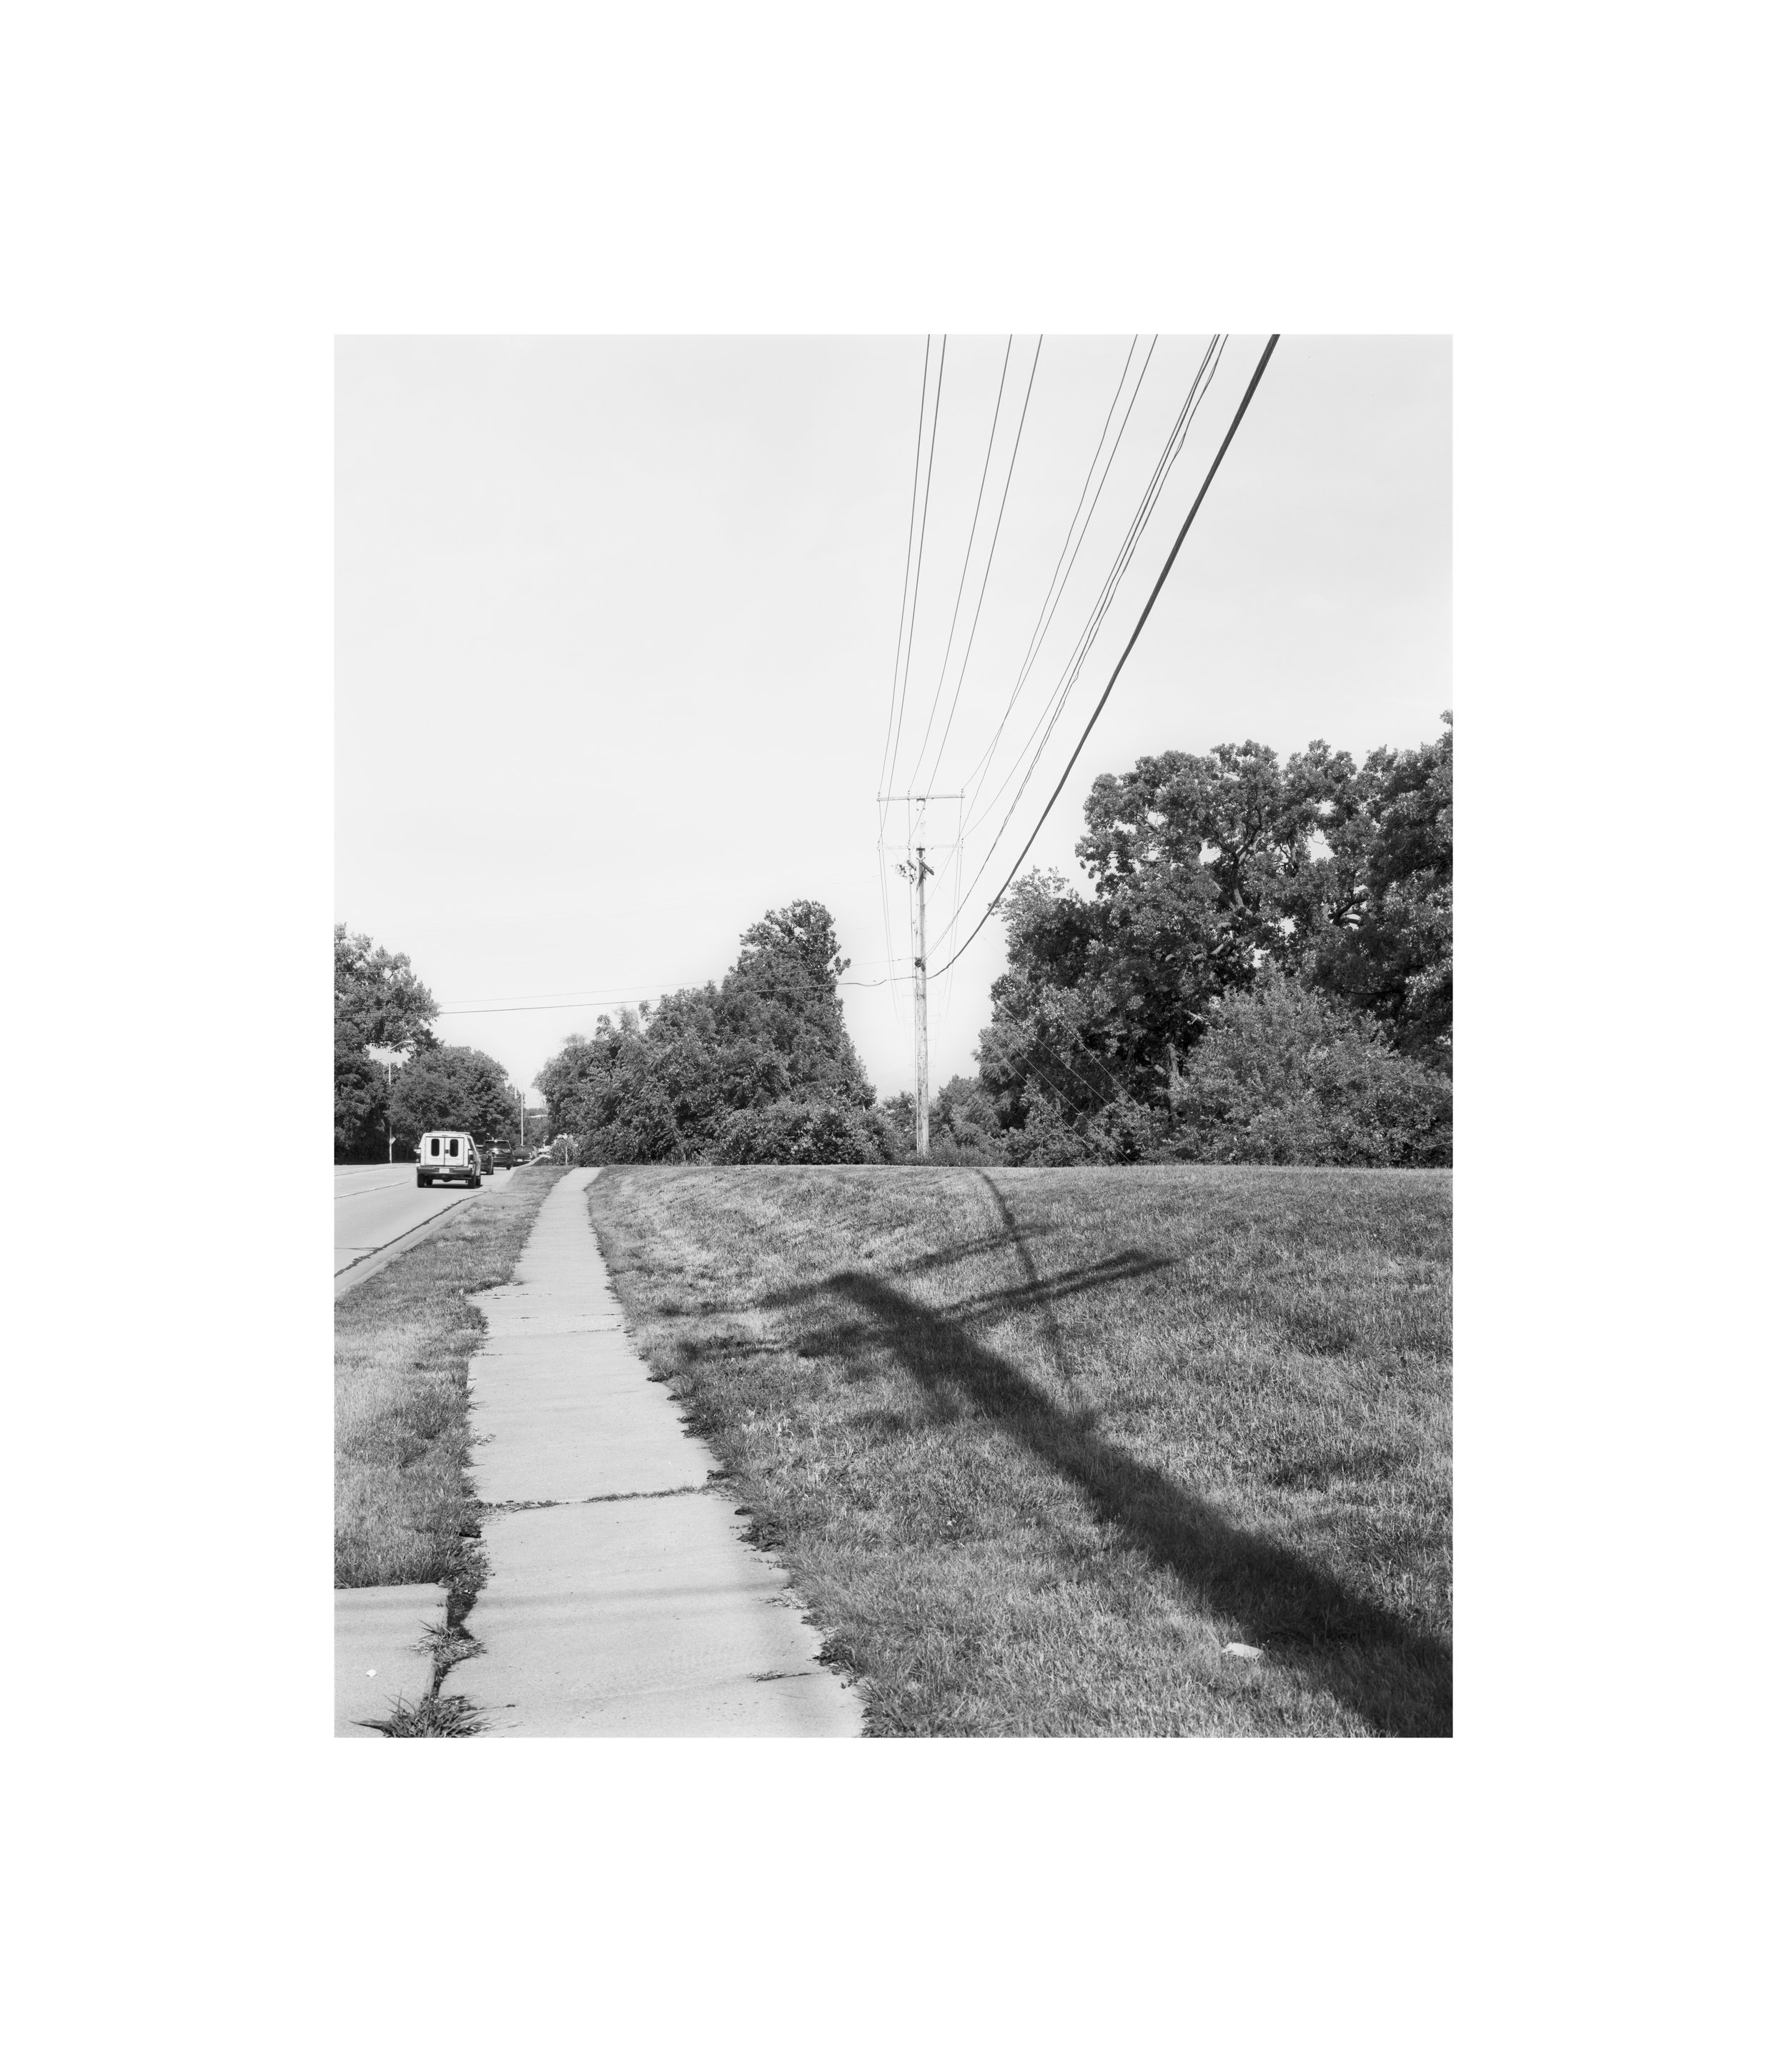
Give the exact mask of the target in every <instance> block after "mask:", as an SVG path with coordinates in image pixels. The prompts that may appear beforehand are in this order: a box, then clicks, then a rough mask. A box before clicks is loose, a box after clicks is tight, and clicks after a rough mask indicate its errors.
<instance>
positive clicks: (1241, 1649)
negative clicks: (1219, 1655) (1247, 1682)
mask: <svg viewBox="0 0 1787 2072" xmlns="http://www.w3.org/2000/svg"><path fill="white" fill-rule="evenodd" d="M1222 1651H1223V1653H1224V1654H1225V1655H1239V1656H1240V1658H1241V1660H1242V1661H1243V1662H1258V1660H1259V1659H1260V1657H1261V1656H1262V1655H1263V1654H1265V1652H1266V1650H1265V1649H1264V1648H1263V1647H1250V1646H1248V1645H1247V1643H1246V1641H1244V1640H1225V1641H1224V1642H1223V1643H1222Z"/></svg>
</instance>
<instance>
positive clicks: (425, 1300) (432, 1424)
mask: <svg viewBox="0 0 1787 2072" xmlns="http://www.w3.org/2000/svg"><path fill="white" fill-rule="evenodd" d="M562 1178H564V1173H563V1171H562V1169H561V1168H560V1167H558V1166H550V1165H534V1166H524V1167H522V1168H521V1169H520V1170H518V1171H517V1173H516V1174H514V1176H513V1178H511V1179H510V1181H509V1183H508V1185H507V1186H504V1188H502V1189H501V1190H500V1191H492V1192H489V1193H484V1194H480V1195H478V1196H477V1197H476V1198H475V1199H474V1200H472V1201H471V1202H468V1203H467V1206H466V1207H464V1208H463V1209H461V1210H460V1211H459V1212H458V1213H457V1214H456V1215H452V1216H450V1217H449V1218H448V1219H447V1221H446V1222H445V1223H443V1225H442V1226H441V1227H440V1229H439V1232H438V1233H437V1234H436V1235H434V1236H432V1237H430V1238H427V1239H425V1240H424V1241H423V1242H422V1244H418V1245H417V1246H415V1247H414V1248H413V1249H412V1250H410V1251H409V1252H403V1253H401V1254H400V1255H399V1256H397V1258H395V1259H393V1260H392V1261H391V1263H390V1264H389V1265H388V1266H386V1267H385V1268H384V1269H383V1270H382V1272H378V1273H375V1274H374V1275H373V1276H372V1278H371V1279H370V1280H369V1281H362V1282H361V1283H360V1285H359V1286H358V1287H357V1288H352V1289H349V1290H348V1293H346V1294H345V1295H344V1296H343V1297H341V1299H340V1301H338V1302H337V1303H336V1305H335V1457H336V1470H335V1581H336V1589H359V1588H362V1587H364V1586H367V1585H373V1584H379V1583H439V1582H451V1581H459V1582H460V1583H461V1584H462V1585H463V1588H464V1589H466V1590H467V1591H469V1589H470V1588H471V1586H472V1585H473V1584H474V1583H475V1581H476V1540H475V1538H473V1537H470V1536H468V1535H476V1531H477V1510H476V1503H475V1502H474V1499H473V1497H472V1494H471V1482H470V1467H471V1433H470V1429H469V1427H468V1425H467V1414H466V1413H467V1395H466V1376H467V1371H468V1369H469V1367H470V1364H471V1354H472V1350H473V1349H474V1347H475V1346H476V1344H477V1342H478V1339H479V1338H480V1336H481V1335H482V1334H483V1331H484V1319H483V1318H482V1317H481V1316H480V1314H479V1313H478V1312H477V1311H476V1309H473V1308H472V1306H471V1304H470V1303H469V1302H468V1301H467V1300H466V1299H465V1298H466V1297H467V1294H471V1293H476V1292H477V1291H478V1290H479V1289H484V1288H496V1287H499V1286H500V1285H501V1284H502V1283H503V1282H504V1281H507V1280H508V1279H509V1276H510V1274H511V1273H513V1272H514V1270H515V1261H516V1260H517V1257H518V1256H519V1255H520V1252H521V1246H522V1244H523V1243H524V1242H525V1239H526V1237H527V1234H528V1232H529V1230H530V1229H531V1228H532V1227H533V1219H534V1217H535V1216H536V1215H537V1214H538V1212H539V1207H540V1204H541V1202H542V1201H543V1200H544V1199H545V1198H546V1193H547V1190H549V1189H550V1187H551V1186H553V1185H554V1182H557V1181H558V1180H562ZM468 1563H469V1564H470V1565H469V1567H468V1565H467V1564H468Z"/></svg>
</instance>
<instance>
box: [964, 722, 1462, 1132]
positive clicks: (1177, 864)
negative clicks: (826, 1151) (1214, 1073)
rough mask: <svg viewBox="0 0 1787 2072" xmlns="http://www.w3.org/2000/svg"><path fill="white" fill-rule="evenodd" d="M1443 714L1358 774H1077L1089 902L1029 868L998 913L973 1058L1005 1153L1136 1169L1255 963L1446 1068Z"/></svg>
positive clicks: (1222, 762) (1202, 767) (1447, 753)
mask: <svg viewBox="0 0 1787 2072" xmlns="http://www.w3.org/2000/svg"><path fill="white" fill-rule="evenodd" d="M1446 718H1447V733H1446V734H1445V735H1444V737H1443V738H1442V739H1441V740H1440V741H1439V742H1435V743H1431V744H1429V745H1428V746H1424V747H1423V748H1421V749H1419V750H1414V751H1410V752H1396V751H1393V750H1388V749H1379V750H1377V751H1375V752H1374V753H1373V754H1372V755H1370V756H1369V757H1368V758H1367V759H1366V760H1365V763H1363V764H1362V765H1361V764H1356V763H1354V761H1353V759H1352V757H1351V756H1349V755H1348V754H1345V753H1344V751H1340V750H1334V749H1332V748H1330V747H1329V746H1328V744H1327V743H1326V742H1321V741H1316V742H1311V744H1310V745H1309V746H1308V748H1307V750H1304V751H1303V752H1302V753H1301V754H1296V755H1293V756H1291V758H1290V759H1289V760H1288V761H1287V762H1285V763H1280V762H1279V760H1278V757H1277V756H1276V755H1275V754H1274V753H1273V751H1272V750H1270V749H1269V748H1266V747H1264V746H1262V745H1261V744H1260V743H1259V742H1251V741H1250V742H1241V743H1240V744H1239V745H1235V744H1225V745H1224V746H1221V747H1218V748H1216V749H1213V750H1212V751H1211V752H1210V754H1208V755H1192V754H1184V753H1182V752H1180V751H1178V750H1172V751H1169V752H1168V753H1167V754H1162V755H1156V756H1144V757H1143V759H1141V761H1140V762H1138V763H1137V764H1136V765H1135V767H1134V769H1132V770H1130V771H1128V772H1127V773H1126V774H1125V775H1122V776H1110V775H1106V776H1101V777H1100V778H1099V779H1097V782H1096V783H1094V784H1093V787H1092V791H1091V794H1090V796H1089V798H1088V800H1087V802H1086V833H1085V836H1084V837H1083V838H1082V840H1081V842H1080V844H1079V845H1078V849H1077V854H1078V856H1079V858H1080V861H1081V865H1082V866H1083V868H1084V869H1085V871H1086V874H1087V875H1088V877H1089V879H1090V881H1091V886H1090V893H1089V895H1087V894H1081V893H1079V892H1077V891H1075V890H1073V889H1071V888H1070V887H1069V886H1068V884H1067V882H1066V881H1065V880H1064V879H1063V878H1060V876H1059V875H1058V874H1053V873H1043V872H1033V873H1031V874H1030V875H1029V876H1028V877H1027V878H1023V879H1020V880H1019V882H1018V883H1017V884H1016V885H1015V886H1013V888H1012V890H1011V892H1010V893H1009V894H1007V899H1006V902H1005V909H1004V911H1005V922H1006V935H1007V970H1006V972H1004V973H1003V975H1002V976H1000V977H999V978H998V980H995V981H994V987H993V1009H994V1013H993V1019H992V1021H991V1022H990V1025H989V1026H988V1027H987V1028H986V1030H983V1031H982V1037H981V1041H980V1045H979V1047H978V1064H979V1068H980V1077H981V1081H982V1084H983V1085H984V1086H985V1087H986V1089H987V1091H988V1092H989V1093H990V1095H991V1096H992V1097H993V1100H994V1104H995V1112H996V1117H997V1121H998V1126H999V1128H1001V1129H1003V1131H1004V1132H1006V1133H1007V1145H1008V1148H1009V1149H1011V1153H1012V1155H1013V1156H1014V1157H1015V1158H1019V1159H1020V1160H1023V1161H1035V1162H1058V1161H1060V1160H1061V1159H1063V1158H1066V1157H1071V1156H1077V1155H1080V1154H1079V1153H1076V1152H1075V1151H1074V1149H1073V1145H1081V1146H1083V1147H1085V1149H1086V1150H1087V1151H1088V1152H1089V1153H1090V1155H1094V1156H1097V1157H1149V1156H1152V1155H1154V1151H1155V1139H1156V1138H1157V1137H1159V1134H1160V1133H1161V1131H1162V1130H1163V1128H1165V1124H1164V1123H1163V1120H1162V1118H1163V1116H1164V1115H1165V1114H1167V1113H1170V1112H1171V1110H1172V1109H1173V1107H1174V1104H1175V1101H1176V1099H1177V1097H1178V1093H1179V1091H1180V1087H1181V1083H1182V1079H1183V1075H1184V1072H1185V1071H1187V1070H1188V1068H1189V1066H1188V1061H1189V1060H1190V1059H1192V1056H1193V1055H1194V1054H1195V1053H1196V1050H1197V1049H1198V1047H1199V1046H1200V1044H1201V1043H1202V1042H1203V1041H1204V1038H1205V1035H1206V1032H1207V1031H1208V1028H1209V1027H1210V1026H1211V1017H1212V1016H1213V1013H1215V1012H1216V1011H1217V1009H1218V1008H1219V1007H1220V1006H1221V1005H1222V1004H1223V1003H1224V1002H1225V1001H1229V1000H1230V999H1231V998H1233V997H1234V996H1235V995H1237V993H1243V992H1246V990H1247V989H1250V988H1251V987H1252V985H1254V980H1255V978H1256V975H1257V974H1258V973H1259V972H1262V970H1266V969H1275V970H1278V971H1280V972H1288V973H1295V974H1296V975H1297V976H1299V977H1300V978H1301V980H1303V982H1304V983H1305V984H1306V985H1308V986H1310V987H1311V988H1313V989H1316V991H1318V992H1320V993H1324V994H1326V995H1329V996H1332V997H1333V998H1335V999H1336V1001H1340V1002H1344V1004H1345V1005H1348V1006H1349V1007H1351V1008H1353V1009H1357V1010H1358V1011H1359V1012H1361V1013H1365V1014H1366V1015H1368V1016H1369V1017H1372V1018H1373V1023H1374V1024H1375V1025H1376V1026H1378V1027H1379V1029H1380V1030H1381V1034H1382V1035H1383V1036H1384V1037H1385V1038H1386V1039H1387V1041H1388V1042H1390V1045H1391V1046H1393V1047H1394V1048H1395V1049H1397V1050H1400V1051H1401V1052H1402V1053H1403V1054H1405V1055H1406V1056H1408V1057H1410V1058H1413V1059H1419V1060H1421V1061H1422V1062H1423V1063H1426V1064H1428V1065H1430V1066H1432V1067H1435V1068H1436V1069H1439V1070H1442V1071H1444V1070H1449V1068H1450V1050H1451V731H1450V729H1451V715H1450V714H1449V713H1448V714H1447V716H1446ZM1150 1117H1152V1118H1153V1120H1150V1119H1149V1118H1150Z"/></svg>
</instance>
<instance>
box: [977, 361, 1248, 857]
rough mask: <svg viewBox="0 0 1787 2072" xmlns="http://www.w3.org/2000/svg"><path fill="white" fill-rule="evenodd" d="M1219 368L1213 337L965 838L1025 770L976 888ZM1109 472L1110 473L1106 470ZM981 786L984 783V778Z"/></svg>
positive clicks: (1085, 657) (1072, 687)
mask: <svg viewBox="0 0 1787 2072" xmlns="http://www.w3.org/2000/svg"><path fill="white" fill-rule="evenodd" d="M1221 364H1222V348H1221V343H1219V341H1218V340H1217V339H1215V338H1213V339H1211V341H1210V343H1209V345H1208V347H1205V349H1204V357H1203V359H1202V360H1200V362H1199V364H1198V367H1197V370H1196V372H1195V373H1194V374H1193V375H1192V382H1191V386H1190V387H1189V388H1188V389H1187V390H1186V392H1185V398H1184V401H1183V402H1182V403H1181V404H1180V407H1179V411H1178V414H1177V415H1176V417H1175V418H1174V420H1173V422H1172V426H1171V429H1170V430H1168V432H1167V437H1166V439H1165V441H1164V442H1163V445H1162V446H1161V450H1160V453H1159V458H1157V459H1156V460H1155V464H1154V469H1153V471H1152V473H1151V475H1150V476H1149V478H1148V481H1147V485H1146V487H1144V488H1143V492H1142V496H1141V500H1140V501H1139V502H1138V504H1137V505H1136V508H1135V510H1134V512H1133V513H1132V514H1131V516H1130V522H1129V524H1128V526H1127V528H1126V530H1125V532H1124V534H1123V537H1122V541H1120V542H1119V544H1118V549H1117V553H1116V554H1115V556H1114V558H1113V560H1112V562H1111V565H1110V568H1109V569H1108V570H1107V571H1106V575H1105V579H1104V582H1103V583H1102V584H1101V586H1100V588H1099V591H1098V594H1097V597H1096V598H1095V599H1094V600H1093V606H1092V609H1091V611H1090V612H1089V614H1088V615H1087V618H1086V622H1085V625H1084V627H1082V628H1081V631H1080V635H1079V637H1078V639H1077V640H1076V641H1075V642H1074V643H1073V649H1072V651H1071V652H1070V653H1069V655H1068V660H1067V662H1066V663H1065V664H1064V666H1063V668H1062V671H1061V674H1060V676H1059V677H1058V678H1057V680H1056V687H1055V689H1054V690H1053V691H1052V693H1050V695H1049V697H1048V700H1047V701H1045V702H1044V706H1043V709H1042V711H1041V713H1039V714H1038V716H1037V719H1036V725H1035V726H1032V727H1031V730H1030V732H1029V734H1028V735H1027V737H1026V738H1025V741H1024V743H1023V747H1022V748H1021V749H1019V751H1018V755H1017V759H1016V760H1015V762H1014V763H1013V764H1012V766H1011V769H1010V770H1008V771H1007V772H1006V775H1005V776H1004V777H1003V779H1001V781H1000V783H999V784H998V787H997V789H996V790H995V791H994V794H993V797H992V800H991V802H990V804H989V805H988V807H987V809H986V812H985V813H983V814H982V816H980V819H978V820H973V821H971V822H970V825H969V827H968V828H967V830H966V834H967V835H972V834H973V833H974V832H975V830H976V829H977V828H979V827H980V826H982V824H984V822H985V821H986V820H989V819H990V818H991V816H992V813H993V811H994V808H995V807H996V806H997V804H998V800H999V798H1000V796H1001V795H1002V794H1003V792H1004V791H1005V789H1006V787H1007V785H1008V784H1010V783H1011V780H1012V779H1013V778H1014V777H1015V776H1016V775H1017V773H1018V771H1019V769H1020V768H1023V770H1024V775H1023V782H1022V783H1020V784H1019V787H1018V789H1017V791H1016V792H1015V793H1014V795H1013V796H1012V799H1011V804H1010V805H1008V806H1007V808H1006V812H1005V817H1004V819H1003V820H1002V821H1001V822H1000V823H999V828H998V833H997V834H995V835H994V837H993V840H992V841H991V843H990V845H988V849H987V855H986V860H985V861H983V862H982V865H981V870H979V871H978V872H976V874H975V878H974V882H975V883H978V882H979V879H980V878H981V876H982V874H984V872H985V870H986V863H987V862H990V861H991V859H992V853H993V851H994V849H997V848H998V844H999V842H1000V841H1001V840H1002V839H1003V837H1004V834H1005V830H1006V828H1007V827H1008V826H1010V824H1011V818H1012V816H1013V815H1014V814H1015V812H1016V811H1017V808H1018V805H1019V801H1020V800H1022V799H1023V794H1024V791H1025V790H1026V789H1027V787H1028V785H1029V783H1030V780H1031V777H1032V776H1033V775H1035V774H1036V766H1037V764H1038V763H1040V761H1041V759H1042V757H1043V755H1044V753H1045V752H1046V751H1047V750H1048V744H1049V742H1050V740H1051V739H1052V737H1053V735H1054V732H1055V729H1056V726H1057V725H1058V724H1059V723H1060V716H1061V713H1062V712H1063V711H1064V709H1066V705H1067V701H1068V698H1069V697H1071V696H1072V695H1073V689H1074V686H1075V685H1077V683H1078V682H1079V680H1080V672H1081V669H1082V668H1084V667H1085V663H1086V660H1087V657H1088V656H1089V655H1090V653H1091V652H1092V647H1093V643H1094V642H1095V641H1096V640H1097V637H1098V635H1099V633H1100V632H1101V631H1102V629H1103V627H1104V623H1105V616H1106V613H1107V612H1108V611H1110V606H1111V605H1112V603H1113V602H1114V600H1115V598H1116V595H1117V591H1118V586H1120V584H1121V583H1122V579H1123V578H1124V577H1125V576H1126V574H1128V573H1129V567H1130V561H1131V560H1132V559H1133V558H1134V554H1135V550H1136V549H1137V548H1138V546H1139V545H1140V544H1141V541H1142V536H1143V532H1146V530H1147V527H1148V524H1149V523H1150V521H1151V520H1152V518H1153V516H1154V512H1155V506H1156V504H1158V503H1159V500H1160V496H1161V494H1162V492H1163V490H1164V489H1165V487H1166V484H1167V476H1168V475H1170V474H1171V471H1172V468H1173V465H1174V463H1176V461H1177V460H1178V458H1179V456H1180V452H1181V451H1182V450H1183V449H1184V443H1185V438H1186V435H1187V434H1188V432H1189V430H1190V429H1191V425H1192V419H1193V418H1194V417H1196V415H1197V410H1198V405H1200V403H1201V402H1202V401H1203V399H1204V396H1206V395H1207V394H1208V393H1209V388H1210V384H1211V383H1212V382H1213V381H1214V380H1215V379H1216V373H1217V368H1220V367H1221ZM1144 372H1146V369H1144ZM1200 383H1201V384H1202V386H1201V388H1200ZM1132 401H1133V398H1132ZM1112 452H1113V457H1114V454H1115V449H1114V448H1113V449H1112ZM1106 472H1107V473H1108V472H1109V470H1108V467H1107V470H1106ZM1099 487H1101V488H1102V487H1103V483H1100V485H1099ZM1081 537H1082V538H1083V537H1084V535H1083V534H1082V536H1081ZM1038 734H1040V735H1041V739H1040V741H1039V740H1038V739H1037V736H1038ZM1032 743H1035V750H1034V753H1031V744H1032ZM1027 754H1029V755H1030V763H1029V766H1028V767H1027V768H1025V767H1024V757H1025V756H1026V755H1027ZM982 783H984V779H983V780H982ZM975 797H976V799H977V800H978V797H979V789H978V787H977V790H976V793H975ZM965 839H966V836H965ZM969 889H970V891H972V890H973V889H974V888H973V886H972V885H970V888H969Z"/></svg>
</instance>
